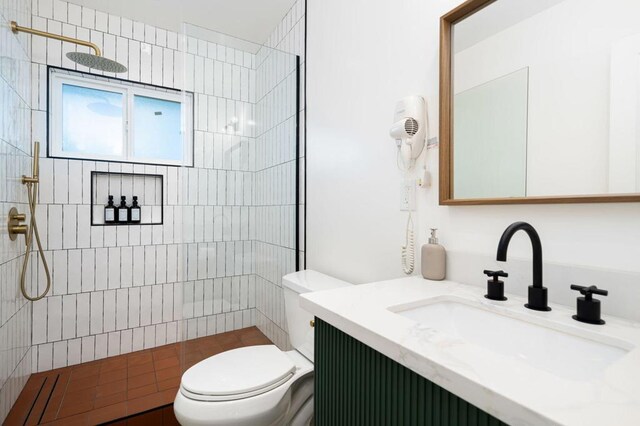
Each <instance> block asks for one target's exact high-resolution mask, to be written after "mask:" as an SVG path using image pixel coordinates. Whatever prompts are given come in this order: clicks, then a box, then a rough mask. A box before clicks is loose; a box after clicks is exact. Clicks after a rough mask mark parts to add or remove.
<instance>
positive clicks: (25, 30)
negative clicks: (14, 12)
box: [11, 21, 102, 56]
mask: <svg viewBox="0 0 640 426" xmlns="http://www.w3.org/2000/svg"><path fill="white" fill-rule="evenodd" d="M11 31H13V33H14V34H17V33H28V34H33V35H37V36H41V37H47V38H52V39H55V40H60V41H65V42H68V43H74V44H78V45H80V46H86V47H89V48H91V49H93V50H94V52H95V54H96V56H102V52H101V51H100V48H99V47H98V45H97V44H94V43H91V42H90V41H84V40H80V39H77V38H73V37H66V36H62V35H58V34H53V33H48V32H46V31H40V30H36V29H34V28H28V27H21V26H20V25H18V23H17V22H16V21H11Z"/></svg>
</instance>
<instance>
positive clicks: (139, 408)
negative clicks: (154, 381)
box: [127, 391, 166, 415]
mask: <svg viewBox="0 0 640 426" xmlns="http://www.w3.org/2000/svg"><path fill="white" fill-rule="evenodd" d="M164 392H166V391H164ZM165 400H166V395H164V393H163V392H156V393H152V394H151V395H146V396H143V397H141V398H136V399H130V400H129V401H127V413H128V415H133V414H137V413H141V412H143V411H147V410H151V409H152V408H157V407H162V406H163V405H164V401H165Z"/></svg>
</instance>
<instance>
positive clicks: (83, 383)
mask: <svg viewBox="0 0 640 426" xmlns="http://www.w3.org/2000/svg"><path fill="white" fill-rule="evenodd" d="M98 379H99V376H98V375H95V376H88V377H83V378H81V379H75V380H74V379H73V373H71V379H70V380H69V383H68V384H67V392H77V391H80V390H83V389H88V388H95V387H96V386H97V385H98Z"/></svg>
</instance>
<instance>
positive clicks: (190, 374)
mask: <svg viewBox="0 0 640 426" xmlns="http://www.w3.org/2000/svg"><path fill="white" fill-rule="evenodd" d="M295 369H296V367H295V364H294V363H293V361H292V360H291V358H289V357H288V356H287V355H285V354H284V353H283V352H282V351H281V350H280V349H278V348H277V347H276V346H274V345H261V346H248V347H244V348H239V349H233V350H230V351H226V352H222V353H220V354H218V355H214V356H212V357H210V358H207V359H205V360H204V361H200V362H199V363H197V364H196V365H194V366H193V367H191V368H190V369H188V370H187V371H186V372H185V373H184V375H183V376H182V383H181V385H182V388H183V389H185V390H186V391H188V392H189V393H191V394H198V395H203V396H204V395H206V396H233V395H241V394H247V393H253V392H255V391H259V390H261V389H265V388H269V387H271V386H272V385H274V384H276V383H278V382H282V381H283V380H285V379H288V378H289V377H291V376H292V375H293V373H294V372H295Z"/></svg>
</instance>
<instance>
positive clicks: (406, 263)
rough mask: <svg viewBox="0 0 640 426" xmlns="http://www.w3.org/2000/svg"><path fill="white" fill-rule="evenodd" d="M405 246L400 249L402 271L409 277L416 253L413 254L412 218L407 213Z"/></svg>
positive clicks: (413, 266)
mask: <svg viewBox="0 0 640 426" xmlns="http://www.w3.org/2000/svg"><path fill="white" fill-rule="evenodd" d="M406 238H407V239H406V242H405V245H404V246H403V247H402V269H403V270H404V273H405V274H407V275H411V274H412V273H413V269H414V268H415V261H416V252H415V241H414V235H413V218H412V217H411V212H409V217H408V218H407V236H406Z"/></svg>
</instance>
